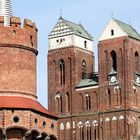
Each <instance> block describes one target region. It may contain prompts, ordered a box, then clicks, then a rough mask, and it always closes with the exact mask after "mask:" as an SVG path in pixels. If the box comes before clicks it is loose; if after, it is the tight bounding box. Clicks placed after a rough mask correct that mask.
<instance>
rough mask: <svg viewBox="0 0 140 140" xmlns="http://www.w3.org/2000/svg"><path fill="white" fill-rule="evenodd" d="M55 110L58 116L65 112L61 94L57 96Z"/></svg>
mask: <svg viewBox="0 0 140 140" xmlns="http://www.w3.org/2000/svg"><path fill="white" fill-rule="evenodd" d="M55 108H56V109H55V110H56V111H55V112H56V114H57V113H62V112H63V104H62V96H61V93H59V92H58V93H57V94H56V95H55Z"/></svg>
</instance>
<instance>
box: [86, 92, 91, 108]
mask: <svg viewBox="0 0 140 140" xmlns="http://www.w3.org/2000/svg"><path fill="white" fill-rule="evenodd" d="M85 98H86V110H90V109H91V98H90V96H89V95H88V94H86V96H85Z"/></svg>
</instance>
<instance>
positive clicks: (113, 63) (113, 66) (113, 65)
mask: <svg viewBox="0 0 140 140" xmlns="http://www.w3.org/2000/svg"><path fill="white" fill-rule="evenodd" d="M110 55H111V71H117V55H116V52H115V51H114V50H113V51H111V53H110Z"/></svg>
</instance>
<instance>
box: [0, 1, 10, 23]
mask: <svg viewBox="0 0 140 140" xmlns="http://www.w3.org/2000/svg"><path fill="white" fill-rule="evenodd" d="M0 16H4V25H5V26H9V25H10V17H12V2H11V0H0Z"/></svg>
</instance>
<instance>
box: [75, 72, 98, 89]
mask: <svg viewBox="0 0 140 140" xmlns="http://www.w3.org/2000/svg"><path fill="white" fill-rule="evenodd" d="M97 85H98V74H97V73H96V74H93V77H92V78H85V79H82V80H80V81H79V83H78V84H77V86H76V88H84V87H90V86H97Z"/></svg>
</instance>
